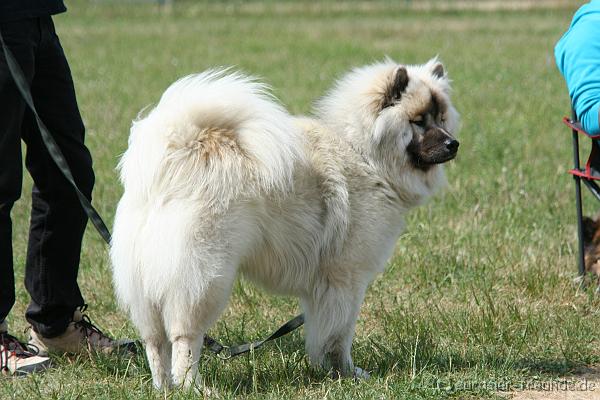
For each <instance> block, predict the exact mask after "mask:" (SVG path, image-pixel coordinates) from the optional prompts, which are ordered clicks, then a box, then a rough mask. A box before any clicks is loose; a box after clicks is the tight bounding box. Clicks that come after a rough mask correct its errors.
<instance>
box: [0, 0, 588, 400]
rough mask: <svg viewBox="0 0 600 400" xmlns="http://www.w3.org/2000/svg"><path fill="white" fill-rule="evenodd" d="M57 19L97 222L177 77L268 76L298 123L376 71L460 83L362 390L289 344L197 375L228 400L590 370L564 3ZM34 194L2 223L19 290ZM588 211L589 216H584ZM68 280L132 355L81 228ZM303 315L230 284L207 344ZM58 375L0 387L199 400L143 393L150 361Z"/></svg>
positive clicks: (83, 4)
mask: <svg viewBox="0 0 600 400" xmlns="http://www.w3.org/2000/svg"><path fill="white" fill-rule="evenodd" d="M68 3H69V5H70V10H69V12H68V13H67V14H65V15H61V16H58V17H56V19H55V22H56V25H57V30H58V32H59V35H60V37H61V39H62V42H63V46H64V47H65V51H66V53H67V55H68V57H69V59H70V62H71V67H72V70H73V75H74V79H75V82H76V88H77V93H78V99H79V103H80V107H81V111H82V114H83V116H84V120H85V123H86V126H87V132H88V136H87V138H88V139H87V143H88V145H89V147H90V149H91V152H92V154H93V156H94V160H95V171H96V175H97V184H96V188H95V191H94V203H95V204H96V206H97V208H98V209H99V211H100V212H101V214H102V215H103V216H104V217H105V219H106V220H107V221H112V219H113V216H114V210H115V205H116V203H117V201H118V199H119V197H120V194H121V187H120V185H119V184H118V181H117V175H116V173H115V166H116V164H117V160H118V157H119V155H120V154H121V153H122V152H123V151H124V149H125V147H126V143H127V136H128V129H129V125H130V122H131V120H132V119H133V118H135V116H136V114H137V113H138V112H139V111H140V110H141V109H142V108H143V107H145V106H147V105H149V104H152V103H154V102H156V101H157V100H158V98H159V96H160V94H161V93H162V92H163V91H164V89H165V88H166V87H167V86H168V85H169V84H170V83H171V82H172V81H174V80H175V79H177V78H178V77H181V76H182V75H185V74H188V73H192V72H197V71H201V70H203V69H205V68H208V67H212V66H220V65H237V66H239V67H240V68H241V69H243V70H245V71H248V72H251V73H253V74H256V75H259V76H262V77H264V78H265V80H266V81H267V82H269V83H270V84H272V85H273V87H274V88H275V93H276V95H277V96H278V97H279V98H280V99H281V100H282V102H283V103H284V104H286V105H287V106H288V107H289V108H290V109H291V110H292V111H293V112H295V113H309V112H310V109H311V103H312V102H313V101H314V100H315V99H317V98H318V97H319V96H320V95H322V94H323V93H324V91H325V90H326V89H327V88H328V87H329V86H330V85H331V84H332V83H333V82H334V79H336V77H338V76H340V74H342V73H343V72H344V71H347V70H348V69H349V68H352V67H354V66H359V65H362V64H365V63H369V62H372V61H374V60H378V59H381V58H383V57H384V56H385V55H389V56H391V57H392V58H394V59H396V60H397V61H399V62H403V63H420V62H424V61H426V60H428V59H429V58H431V57H433V56H435V55H439V56H440V58H441V59H442V60H443V61H444V63H445V65H446V68H447V70H448V71H449V74H450V77H451V78H452V80H453V86H454V100H455V104H456V106H457V109H458V110H459V111H460V112H461V114H462V121H463V129H462V132H461V149H460V152H459V156H458V158H457V160H456V161H454V162H452V163H451V165H449V168H448V176H449V182H450V185H449V187H448V189H447V190H446V192H445V193H444V194H443V195H441V196H439V197H437V198H436V199H434V200H433V201H432V202H431V203H430V204H429V205H427V206H425V207H423V208H420V209H419V210H417V211H415V212H414V213H412V214H411V215H410V217H409V219H408V226H407V231H406V233H405V234H404V235H403V236H402V237H401V239H400V240H399V242H398V245H397V250H396V253H395V257H394V258H393V260H391V262H390V265H389V267H388V269H387V271H386V272H385V274H383V276H381V277H379V278H378V279H377V280H376V281H375V282H374V283H373V285H372V287H371V288H370V290H369V291H368V295H367V298H366V301H365V304H364V306H363V308H362V313H361V317H360V321H359V324H358V328H357V334H356V339H355V341H354V349H353V354H354V360H355V363H356V364H357V365H359V366H361V367H363V368H365V369H367V370H370V371H372V378H371V379H370V380H368V381H361V382H354V381H352V380H342V381H337V380H331V379H329V378H327V377H326V374H325V373H323V372H322V371H315V370H312V369H311V368H309V366H308V363H307V360H306V356H305V353H304V349H303V336H302V332H301V331H300V332H299V333H295V334H293V335H292V336H290V337H286V338H284V339H282V340H279V341H278V342H277V343H276V344H274V345H269V346H268V347H266V348H264V349H262V350H260V351H257V352H256V353H255V354H252V355H249V356H242V357H240V358H238V359H235V360H232V361H230V362H222V361H220V360H218V359H216V358H214V357H212V356H210V355H205V356H203V358H202V364H201V366H200V369H201V374H202V375H203V376H204V377H205V378H206V381H207V384H208V385H209V386H211V387H212V388H214V389H215V390H216V392H218V393H219V395H220V396H221V397H222V398H233V397H241V398H248V399H262V398H266V399H286V398H314V399H317V398H319V399H321V398H328V399H363V398H364V399H371V398H373V399H383V398H415V399H439V398H461V399H462V398H495V397H497V396H500V395H502V393H503V392H502V391H500V392H498V391H496V390H495V389H496V386H494V385H495V384H498V385H499V386H500V388H501V389H502V388H505V387H507V385H508V384H512V385H517V386H518V385H519V384H520V383H523V382H540V381H547V380H551V379H553V378H555V377H558V376H563V375H565V374H571V373H577V372H578V371H581V370H582V368H584V367H586V366H593V365H596V364H600V347H599V344H600V337H599V336H600V329H599V327H600V300H599V299H598V297H596V296H594V294H593V290H582V289H578V288H577V287H575V286H574V285H573V283H572V278H574V277H575V275H576V266H575V252H576V240H575V225H574V222H575V213H574V198H573V197H574V196H573V189H572V180H571V179H570V178H569V176H568V175H567V174H566V171H567V169H568V167H569V163H570V160H571V156H570V150H571V148H570V134H569V132H568V131H567V130H566V129H564V128H563V127H562V126H561V123H560V118H561V117H562V116H563V115H565V114H567V113H568V112H569V100H568V97H567V93H566V89H565V86H564V82H563V81H562V78H561V77H560V75H559V73H558V71H557V70H556V67H555V65H554V57H553V46H554V43H555V42H556V41H557V39H558V38H559V37H560V35H561V33H562V32H563V31H564V30H565V29H566V28H567V26H568V24H569V23H570V19H571V15H572V13H573V12H574V10H575V9H576V7H577V5H576V3H577V2H573V3H571V4H570V5H566V6H564V7H553V8H551V9H550V8H548V9H544V8H543V7H542V8H536V9H532V10H518V11H511V10H499V11H489V10H487V11H481V10H480V11H475V10H465V9H462V10H457V9H453V8H452V7H449V8H446V9H444V10H436V8H435V7H433V9H425V10H422V9H421V10H416V9H411V4H412V3H410V2H397V3H393V2H369V3H364V2H350V3H343V4H341V5H340V4H339V3H334V2H331V3H327V4H325V5H315V3H312V2H306V3H299V2H293V3H291V2H290V3H283V4H279V3H273V2H268V3H264V4H263V3H258V4H257V3H243V4H242V3H226V4H224V5H219V4H217V3H214V2H212V3H208V4H207V3H199V2H183V3H177V4H176V5H175V7H174V8H173V9H172V10H171V12H169V13H164V12H161V11H160V10H158V9H157V8H155V7H154V6H152V5H148V4H139V3H138V4H128V5H115V4H114V3H113V4H107V3H98V2H88V1H83V0H81V1H71V2H68ZM414 3H415V5H413V6H415V7H416V5H418V4H417V3H418V2H414ZM499 3H501V2H499ZM532 3H534V2H532ZM539 3H540V2H538V3H537V4H538V7H539ZM555 3H556V2H554V3H553V4H554V5H555ZM436 4H437V3H436ZM30 185H31V183H30V180H26V181H25V185H24V195H23V198H22V200H21V201H20V202H19V203H18V204H17V205H16V207H15V209H14V211H13V217H14V225H15V231H14V246H15V257H16V259H15V264H16V268H17V272H16V273H17V281H18V282H22V280H23V274H24V271H23V264H24V258H25V249H26V238H27V226H28V223H27V221H28V210H29V207H30V200H29V194H30ZM586 206H587V210H588V214H595V212H596V208H595V206H596V205H595V204H594V203H592V202H591V201H590V200H589V199H588V200H587V201H586ZM79 281H80V285H81V287H82V292H83V293H84V296H85V297H86V300H87V302H88V303H89V304H90V316H91V318H92V319H93V320H94V321H95V322H96V323H98V325H99V326H100V327H102V328H103V329H105V330H106V331H107V332H108V333H110V334H111V335H114V336H118V337H122V336H129V337H135V336H136V332H135V330H134V329H133V327H132V325H131V324H130V323H129V322H128V320H127V318H126V317H125V316H124V315H123V314H121V313H120V311H119V310H118V309H117V307H116V305H115V301H114V297H113V291H112V287H111V279H110V268H109V265H108V256H107V248H106V246H105V245H104V244H103V242H102V241H101V239H100V237H99V235H98V234H97V233H96V232H94V231H93V230H92V229H91V228H88V232H87V234H86V237H85V243H84V248H83V254H82V263H81V270H80V280H79ZM17 293H18V300H17V304H16V306H15V308H14V310H13V313H12V315H11V317H10V318H9V323H10V325H11V328H12V329H11V330H12V332H13V333H15V334H18V335H21V332H22V331H23V329H25V328H26V324H25V321H24V318H23V317H22V315H23V313H24V309H25V307H26V304H27V302H28V295H27V293H26V291H25V290H24V288H23V286H22V284H21V283H19V286H18V288H17ZM297 311H298V304H297V301H296V300H294V299H290V298H281V297H275V296H272V295H269V294H266V293H263V292H262V291H260V290H258V289H256V288H255V287H253V286H252V285H250V284H249V283H247V282H244V281H241V282H239V283H238V284H236V288H235V295H234V296H233V298H232V301H231V303H230V307H229V308H228V310H227V312H226V314H225V315H224V316H223V318H222V319H221V320H220V321H219V323H218V324H217V325H216V326H215V327H214V329H213V330H212V331H211V332H210V333H211V334H212V335H213V336H215V337H218V338H220V339H222V340H223V341H224V342H227V343H239V342H241V341H245V340H249V339H255V338H258V337H261V336H263V335H265V334H267V333H269V331H270V330H272V329H273V328H275V327H277V326H278V325H279V324H280V323H282V322H284V321H285V320H287V319H288V318H289V317H291V316H293V315H294V314H295V313H296V312H297ZM56 365H57V366H58V367H57V368H55V369H53V370H51V371H48V372H46V373H44V374H40V375H38V376H32V377H28V378H25V379H10V378H0V398H1V399H9V398H15V399H26V398H27V399H28V398H44V399H75V398H77V399H80V398H97V399H142V398H143V399H145V398H162V397H165V396H166V397H168V398H172V399H182V398H192V397H194V395H193V394H190V393H187V394H186V393H182V392H172V393H168V394H160V393H156V392H154V391H153V390H152V388H151V383H150V372H149V369H148V367H147V364H146V361H145V359H144V357H137V358H133V359H118V358H115V357H101V356H91V357H90V356H88V355H84V356H80V357H57V358H56ZM503 385H504V386H503Z"/></svg>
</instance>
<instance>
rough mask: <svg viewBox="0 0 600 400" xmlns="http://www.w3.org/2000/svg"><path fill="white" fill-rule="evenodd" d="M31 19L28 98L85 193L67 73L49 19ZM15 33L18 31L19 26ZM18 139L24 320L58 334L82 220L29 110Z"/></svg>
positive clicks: (87, 167) (67, 307) (73, 294)
mask: <svg viewBox="0 0 600 400" xmlns="http://www.w3.org/2000/svg"><path fill="white" fill-rule="evenodd" d="M35 21H36V26H37V30H36V35H32V36H33V37H35V38H36V39H37V42H36V45H35V46H34V47H35V49H34V50H35V51H34V56H35V57H34V72H35V73H34V75H33V79H32V81H31V90H32V94H33V99H34V103H35V106H36V109H37V111H38V113H39V115H40V118H41V119H42V120H43V121H44V123H45V124H46V126H47V127H48V129H49V130H50V132H51V133H52V134H53V136H54V138H55V140H56V142H57V144H58V146H59V147H60V149H61V150H62V152H63V154H64V156H65V158H66V160H67V162H68V164H69V166H70V168H71V170H72V171H73V175H74V178H75V181H76V182H77V184H78V185H79V188H80V190H81V191H82V192H83V193H84V195H86V196H87V197H88V198H91V192H92V187H93V185H94V174H93V171H92V159H91V156H90V153H89V151H88V149H87V148H86V147H85V145H84V126H83V122H82V120H81V116H80V114H79V110H78V107H77V101H76V98H75V90H74V87H73V81H72V78H71V72H70V69H69V66H68V63H67V60H66V58H65V55H64V52H63V50H62V47H61V45H60V42H59V40H58V37H57V36H56V35H55V32H54V26H53V24H52V20H51V18H50V17H47V18H40V19H36V20H35ZM19 32H22V33H24V32H25V30H24V29H22V27H21V30H20V31H19ZM19 100H20V99H19ZM21 137H22V138H23V140H24V141H25V143H26V144H27V156H26V160H25V164H26V166H27V169H28V170H29V172H30V174H31V176H32V178H33V180H34V188H33V193H32V211H31V226H30V235H29V246H28V251H27V261H26V272H25V286H26V287H27V290H28V292H29V294H30V296H31V304H30V305H29V308H28V310H27V313H26V317H27V320H28V321H29V322H30V323H31V324H32V326H33V328H34V329H35V330H36V331H37V332H39V333H41V334H42V335H43V336H47V337H53V336H57V335H60V334H61V333H62V332H64V330H65V329H66V327H67V325H68V323H69V322H70V321H71V317H72V315H73V311H74V310H75V309H76V308H77V307H79V306H81V305H83V304H84V301H83V298H82V296H81V292H80V290H79V287H78V285H77V272H78V269H79V257H80V251H81V240H82V237H83V232H84V230H85V225H86V222H87V218H86V216H85V214H84V212H83V210H82V208H81V205H80V204H79V201H78V199H77V196H76V195H75V193H74V191H73V188H72V187H71V186H70V185H69V183H68V182H67V180H66V179H65V178H64V177H63V176H62V174H61V172H60V170H59V169H58V168H57V167H56V165H55V164H54V162H53V161H52V159H51V158H50V155H49V154H48V152H47V150H46V148H45V146H44V144H43V142H42V139H41V136H40V133H39V130H38V129H37V126H36V125H35V121H34V119H33V115H32V114H31V113H30V112H27V111H26V112H25V115H24V118H23V121H22V129H21ZM0 157H1V156H0Z"/></svg>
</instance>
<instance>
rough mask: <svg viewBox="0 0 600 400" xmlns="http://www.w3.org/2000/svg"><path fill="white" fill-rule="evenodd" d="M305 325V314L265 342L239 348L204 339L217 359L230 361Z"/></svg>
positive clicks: (274, 333) (248, 344)
mask: <svg viewBox="0 0 600 400" xmlns="http://www.w3.org/2000/svg"><path fill="white" fill-rule="evenodd" d="M303 324H304V314H300V315H298V316H296V317H295V318H294V319H291V320H289V321H288V322H286V323H285V324H284V325H282V326H281V327H280V328H279V329H277V330H276V331H275V332H273V333H272V334H271V335H270V336H269V337H267V338H266V339H263V340H257V341H256V342H252V343H244V344H239V345H237V346H231V347H229V346H223V345H222V344H221V343H219V342H217V341H216V340H215V339H213V338H211V337H209V336H205V337H204V347H205V348H206V349H208V350H210V351H212V352H213V353H215V354H216V355H217V357H219V358H221V359H223V360H229V359H230V358H233V357H235V356H239V355H240V354H244V353H248V352H250V351H253V350H256V349H258V348H259V347H262V345H263V344H265V343H267V342H270V341H272V340H275V339H278V338H280V337H282V336H284V335H287V334H288V333H290V332H292V331H293V330H296V329H297V328H299V327H301V326H302V325H303Z"/></svg>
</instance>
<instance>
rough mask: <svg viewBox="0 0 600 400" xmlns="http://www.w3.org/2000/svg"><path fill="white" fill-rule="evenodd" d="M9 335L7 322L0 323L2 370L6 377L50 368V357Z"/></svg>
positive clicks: (0, 364)
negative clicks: (43, 355) (40, 353)
mask: <svg viewBox="0 0 600 400" xmlns="http://www.w3.org/2000/svg"><path fill="white" fill-rule="evenodd" d="M36 350H37V349H35V348H31V347H28V346H27V345H25V344H24V343H21V342H19V340H18V339H17V338H16V337H14V336H12V335H9V334H8V326H7V324H6V321H4V322H2V323H0V370H1V371H2V374H4V375H26V374H30V373H32V372H36V371H42V370H44V369H46V368H48V367H49V366H50V359H49V358H48V357H42V356H40V355H39V354H38V353H37V351H36Z"/></svg>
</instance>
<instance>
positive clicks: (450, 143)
mask: <svg viewBox="0 0 600 400" xmlns="http://www.w3.org/2000/svg"><path fill="white" fill-rule="evenodd" d="M444 144H445V145H446V148H447V149H448V150H449V151H452V152H455V151H456V150H458V146H460V143H459V142H458V140H456V139H448V140H446V141H445V142H444Z"/></svg>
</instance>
